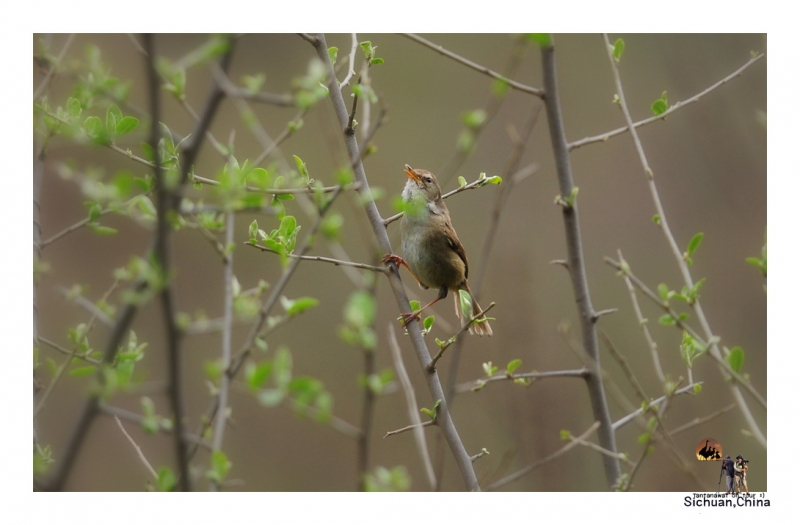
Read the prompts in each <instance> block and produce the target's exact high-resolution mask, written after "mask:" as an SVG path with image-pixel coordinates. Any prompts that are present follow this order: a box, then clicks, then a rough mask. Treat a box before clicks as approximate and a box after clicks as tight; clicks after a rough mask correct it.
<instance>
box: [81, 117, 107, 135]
mask: <svg viewBox="0 0 800 525" xmlns="http://www.w3.org/2000/svg"><path fill="white" fill-rule="evenodd" d="M83 129H84V130H85V131H86V133H87V134H88V135H89V136H90V137H92V138H99V137H102V136H104V134H105V133H104V131H105V128H103V121H102V120H100V117H89V118H87V119H86V120H85V121H84V122H83Z"/></svg>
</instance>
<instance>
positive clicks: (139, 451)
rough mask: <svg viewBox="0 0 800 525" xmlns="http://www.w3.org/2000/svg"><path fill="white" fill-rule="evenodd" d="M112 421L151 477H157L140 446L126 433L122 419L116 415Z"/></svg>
mask: <svg viewBox="0 0 800 525" xmlns="http://www.w3.org/2000/svg"><path fill="white" fill-rule="evenodd" d="M114 421H116V422H117V426H118V427H119V429H120V430H121V431H122V433H123V434H124V435H125V437H126V438H128V441H130V443H131V445H132V446H133V449H134V450H135V451H136V455H137V456H139V460H140V461H141V462H142V464H143V465H144V466H145V467H146V468H147V471H148V472H150V475H151V476H153V479H158V473H157V472H156V471H155V469H154V468H153V466H152V465H151V464H150V462H149V461H147V458H146V457H145V455H144V453H143V452H142V449H141V447H140V446H139V445H137V444H136V441H134V440H133V438H132V437H131V435H130V434H128V432H127V431H126V430H125V427H123V426H122V421H120V420H119V418H118V417H117V416H114Z"/></svg>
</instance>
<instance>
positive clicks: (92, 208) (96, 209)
mask: <svg viewBox="0 0 800 525" xmlns="http://www.w3.org/2000/svg"><path fill="white" fill-rule="evenodd" d="M102 213H103V209H102V208H101V207H100V205H99V204H97V203H96V202H90V203H89V222H95V221H96V220H97V219H99V218H100V215H101V214H102Z"/></svg>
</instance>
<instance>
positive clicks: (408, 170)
mask: <svg viewBox="0 0 800 525" xmlns="http://www.w3.org/2000/svg"><path fill="white" fill-rule="evenodd" d="M405 174H406V177H408V178H409V179H411V180H413V181H414V182H419V175H417V174H416V173H414V170H413V169H411V166H409V165H408V164H406V169H405Z"/></svg>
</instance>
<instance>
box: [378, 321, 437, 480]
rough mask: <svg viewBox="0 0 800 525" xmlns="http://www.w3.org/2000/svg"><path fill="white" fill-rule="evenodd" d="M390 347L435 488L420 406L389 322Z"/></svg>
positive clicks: (428, 473) (420, 450)
mask: <svg viewBox="0 0 800 525" xmlns="http://www.w3.org/2000/svg"><path fill="white" fill-rule="evenodd" d="M389 348H390V349H391V350H392V361H394V369H395V370H397V378H398V379H399V380H400V385H401V386H402V387H403V393H404V394H405V396H406V405H407V406H408V415H409V418H410V419H411V423H412V425H411V426H412V427H413V429H414V441H416V442H417V448H418V449H419V454H420V456H421V458H422V463H423V465H424V466H425V474H426V475H427V476H428V483H430V485H431V489H435V488H436V476H435V475H434V474H433V465H432V464H431V456H430V454H429V453H428V444H427V443H426V442H425V434H424V433H423V432H422V419H420V417H419V407H418V406H417V400H416V398H415V396H414V387H413V386H412V385H411V379H409V377H408V372H406V367H405V365H404V364H403V355H402V353H401V352H400V345H398V344H397V335H396V334H395V332H394V326H392V324H389Z"/></svg>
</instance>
